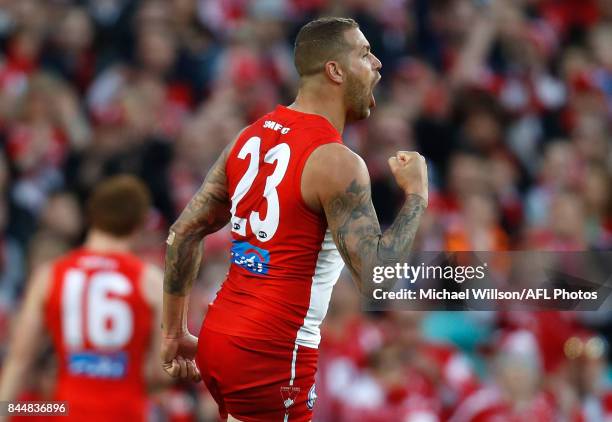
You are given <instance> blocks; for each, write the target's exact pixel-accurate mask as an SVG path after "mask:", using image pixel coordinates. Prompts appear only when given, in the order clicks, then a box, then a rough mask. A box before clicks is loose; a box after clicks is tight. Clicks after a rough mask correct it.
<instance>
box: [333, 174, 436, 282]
mask: <svg viewBox="0 0 612 422" xmlns="http://www.w3.org/2000/svg"><path fill="white" fill-rule="evenodd" d="M326 209H327V212H326V214H327V220H328V225H329V227H330V230H331V231H332V234H333V236H334V238H335V240H336V244H337V246H338V250H339V252H340V254H341V255H342V257H343V259H344V262H345V263H346V265H347V267H348V268H349V269H350V271H351V273H352V274H353V276H354V277H355V279H356V280H357V281H358V282H359V284H360V286H359V287H360V289H362V290H363V287H364V284H365V283H366V282H367V281H371V275H372V269H373V268H374V267H375V266H378V265H391V264H394V263H396V262H399V261H400V260H403V259H404V260H405V259H407V258H408V254H409V252H410V248H411V246H412V242H413V241H414V237H415V235H416V232H417V228H418V227H419V221H420V217H421V214H422V213H423V211H424V210H425V201H424V199H423V198H421V197H420V196H419V195H414V194H412V195H408V196H407V198H406V200H405V202H404V205H403V206H402V208H401V209H400V211H399V214H398V215H397V217H396V218H395V220H394V222H393V224H392V225H391V226H390V227H389V228H388V229H387V230H386V231H385V232H384V233H381V230H380V226H379V223H378V217H377V216H376V211H375V210H374V205H373V204H372V198H371V190H370V185H369V184H359V183H357V181H355V180H353V182H352V183H351V184H350V186H349V187H348V188H347V189H346V191H345V192H343V193H341V194H339V195H336V196H335V197H334V198H332V200H331V201H329V205H328V206H327V207H326Z"/></svg>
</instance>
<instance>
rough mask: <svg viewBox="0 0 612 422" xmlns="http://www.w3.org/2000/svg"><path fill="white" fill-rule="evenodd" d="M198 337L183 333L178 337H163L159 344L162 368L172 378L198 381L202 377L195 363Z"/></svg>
mask: <svg viewBox="0 0 612 422" xmlns="http://www.w3.org/2000/svg"><path fill="white" fill-rule="evenodd" d="M197 350H198V338H197V337H195V336H193V335H191V334H190V333H185V335H183V336H182V337H178V338H164V339H163V340H162V346H161V360H162V368H164V371H166V372H167V373H168V374H169V375H170V376H171V377H172V378H179V379H182V380H191V381H195V382H199V381H200V380H201V379H202V377H201V376H200V371H199V369H198V367H197V366H196V364H195V355H196V352H197Z"/></svg>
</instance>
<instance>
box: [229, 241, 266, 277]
mask: <svg viewBox="0 0 612 422" xmlns="http://www.w3.org/2000/svg"><path fill="white" fill-rule="evenodd" d="M231 260H232V262H233V263H234V264H236V265H239V266H241V267H242V268H244V269H245V270H247V271H250V272H252V273H254V274H268V263H269V262H270V252H268V251H267V250H265V249H262V248H258V247H257V246H255V245H251V244H250V243H249V242H243V241H239V240H234V241H232V250H231Z"/></svg>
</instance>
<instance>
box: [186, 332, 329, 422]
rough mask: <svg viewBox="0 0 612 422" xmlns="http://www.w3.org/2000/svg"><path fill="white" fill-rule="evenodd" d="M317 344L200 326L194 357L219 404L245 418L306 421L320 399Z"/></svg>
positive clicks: (223, 411)
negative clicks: (317, 383)
mask: <svg viewBox="0 0 612 422" xmlns="http://www.w3.org/2000/svg"><path fill="white" fill-rule="evenodd" d="M317 358H318V350H317V349H313V348H310V347H303V346H296V345H295V344H293V343H288V342H281V341H278V340H261V339H252V338H246V337H236V336H231V335H227V334H223V333H218V332H216V331H211V330H209V329H207V328H205V327H202V331H201V332H200V337H199V341H198V355H197V358H196V362H197V365H198V368H199V369H200V372H201V373H202V378H203V380H204V382H205V383H206V387H207V388H208V390H209V391H210V393H211V394H212V396H213V397H214V399H215V401H216V402H217V404H218V405H219V413H220V414H221V418H222V419H226V418H227V414H228V413H229V414H230V415H232V416H233V417H234V418H236V419H238V420H240V421H243V422H275V421H278V422H284V421H286V422H307V421H310V420H311V419H312V408H313V406H314V402H315V399H316V394H315V388H314V382H315V373H316V371H317Z"/></svg>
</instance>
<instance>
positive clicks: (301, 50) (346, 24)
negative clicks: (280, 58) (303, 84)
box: [294, 18, 359, 77]
mask: <svg viewBox="0 0 612 422" xmlns="http://www.w3.org/2000/svg"><path fill="white" fill-rule="evenodd" d="M353 28H359V25H358V24H357V22H355V21H354V20H353V19H348V18H321V19H317V20H314V21H311V22H309V23H307V24H306V25H304V26H303V27H302V29H300V32H299V33H298V35H297V38H296V39H295V50H294V55H295V68H296V69H297V72H298V74H299V75H300V77H304V76H310V75H313V74H315V73H318V72H321V71H323V69H324V67H325V63H326V62H328V61H330V60H339V59H341V58H342V55H343V53H346V52H347V51H348V50H349V49H350V48H351V46H350V45H349V43H348V42H347V40H346V38H345V37H344V34H345V32H346V31H348V30H349V29H353Z"/></svg>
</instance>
